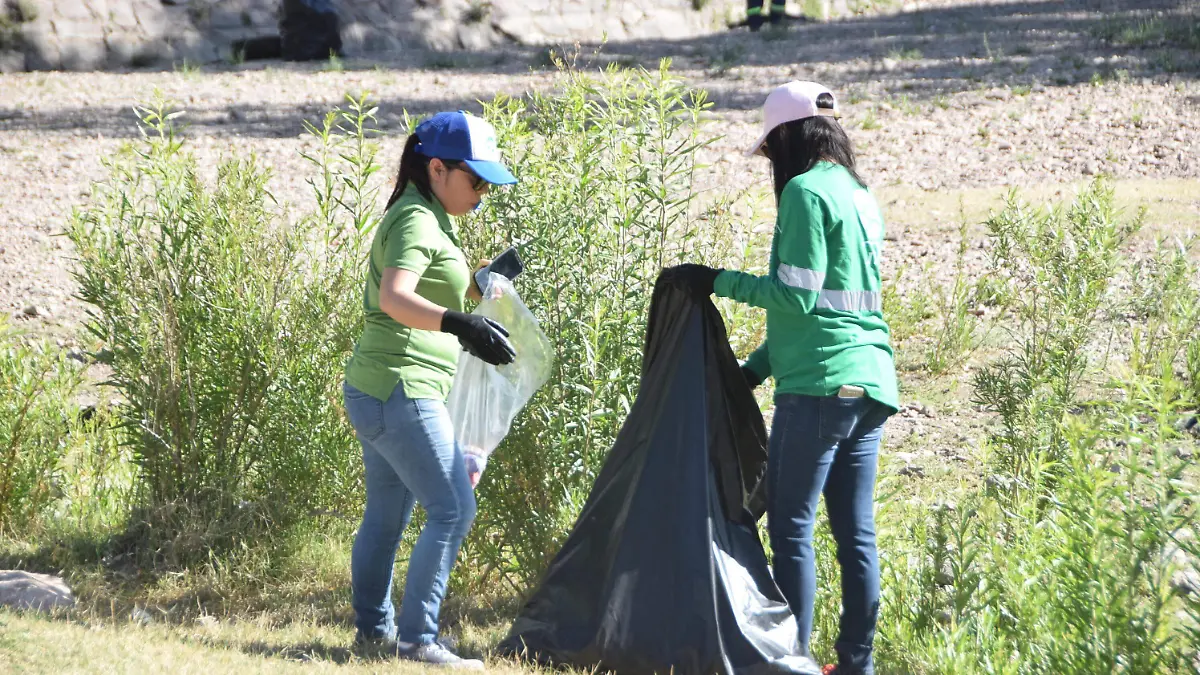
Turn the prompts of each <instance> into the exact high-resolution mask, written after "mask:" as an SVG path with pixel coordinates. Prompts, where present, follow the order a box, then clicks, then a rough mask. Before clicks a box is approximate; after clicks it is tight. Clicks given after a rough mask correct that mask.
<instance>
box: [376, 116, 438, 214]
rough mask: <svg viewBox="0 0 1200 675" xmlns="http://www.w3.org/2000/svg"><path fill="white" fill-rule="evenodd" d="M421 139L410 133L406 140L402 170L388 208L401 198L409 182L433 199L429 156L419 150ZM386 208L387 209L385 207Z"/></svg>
mask: <svg viewBox="0 0 1200 675" xmlns="http://www.w3.org/2000/svg"><path fill="white" fill-rule="evenodd" d="M420 142H421V139H419V138H417V135H416V134H409V135H408V140H407V141H405V142H404V152H403V153H402V154H401V155H400V171H399V173H398V174H397V176H396V189H395V190H392V196H391V197H390V198H389V199H388V201H387V208H388V209H390V208H392V204H395V203H396V200H398V199H400V195H402V194H404V190H405V189H406V188H407V187H408V184H409V183H412V184H413V185H415V186H417V191H418V192H420V193H421V196H422V197H424V198H425V200H426V201H430V200H432V199H433V190H432V189H431V188H430V187H429V158H428V157H426V156H425V155H422V154H421V153H419V152H417V144H418V143H420ZM385 210H386V209H385Z"/></svg>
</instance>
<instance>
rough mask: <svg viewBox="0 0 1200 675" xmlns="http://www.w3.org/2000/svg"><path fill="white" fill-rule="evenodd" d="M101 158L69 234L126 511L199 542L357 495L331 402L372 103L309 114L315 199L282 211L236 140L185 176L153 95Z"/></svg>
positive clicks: (344, 345) (356, 242)
mask: <svg viewBox="0 0 1200 675" xmlns="http://www.w3.org/2000/svg"><path fill="white" fill-rule="evenodd" d="M140 114H141V120H142V129H143V131H144V132H145V133H144V139H143V140H142V142H140V143H138V144H136V145H134V146H133V147H131V148H129V149H128V150H127V151H126V152H125V153H124V154H123V155H122V156H120V157H118V158H117V159H115V160H114V161H113V162H111V164H110V177H109V179H108V180H107V181H105V182H103V183H101V184H99V185H97V186H96V189H95V190H94V192H93V200H92V202H91V203H90V204H89V205H88V206H86V207H84V208H83V209H81V210H80V211H79V212H78V213H77V214H76V216H75V218H74V220H73V222H72V223H71V225H70V227H69V230H68V234H69V235H70V237H71V240H72V241H73V242H74V244H75V246H76V249H77V251H78V256H79V264H78V265H77V266H76V269H75V274H76V278H77V280H78V282H79V286H80V295H81V297H82V298H83V299H84V300H85V301H87V302H88V303H89V304H90V305H92V310H91V318H90V321H89V322H88V325H87V328H88V330H89V331H90V332H91V333H92V334H93V335H94V336H95V337H96V338H98V339H99V340H101V341H102V342H103V344H104V345H105V346H106V347H107V350H108V352H109V353H111V355H112V357H111V361H110V363H109V365H110V367H111V368H112V377H111V380H110V382H109V384H110V385H111V386H113V387H114V388H115V389H116V390H117V391H118V392H119V393H120V395H121V396H122V398H123V399H124V402H125V405H123V406H122V407H121V409H120V410H121V415H122V421H123V426H122V429H123V433H124V436H125V442H126V443H128V444H129V446H130V448H131V450H132V458H133V461H134V463H135V465H136V467H137V471H138V499H139V503H140V505H141V506H142V508H143V510H142V514H141V516H140V520H139V521H138V522H135V523H134V526H135V529H136V528H137V527H139V526H144V528H145V532H146V533H148V534H150V535H151V536H152V537H153V538H154V539H157V540H160V541H161V540H164V539H165V540H172V541H179V539H178V536H179V534H180V533H181V532H185V531H187V530H188V529H189V528H192V527H193V526H194V527H196V528H199V532H200V536H199V537H198V540H197V538H195V537H185V540H187V541H195V542H196V547H195V549H194V550H191V549H189V550H187V551H182V550H175V551H173V557H174V558H176V559H183V558H186V557H187V556H189V555H201V554H203V552H204V550H205V548H206V547H207V546H209V545H210V544H212V543H214V541H213V540H222V539H223V538H224V537H225V535H224V534H223V533H224V532H226V529H227V528H232V529H231V530H230V531H233V530H237V529H239V528H241V529H244V527H245V526H249V525H252V524H254V523H260V524H261V523H266V522H273V523H276V524H278V523H281V522H286V521H288V520H291V519H294V518H296V517H298V516H301V515H303V514H304V513H306V512H307V511H309V510H313V509H339V508H344V507H348V506H350V505H351V504H353V503H355V502H357V493H356V491H355V490H352V489H350V488H351V486H354V485H356V484H357V483H358V481H359V476H360V472H361V467H360V462H359V461H358V455H357V453H356V452H355V451H354V447H355V444H354V440H353V436H352V433H351V431H350V429H349V427H348V425H346V424H345V422H344V419H343V417H342V413H341V410H340V396H339V392H338V385H339V384H340V380H341V374H340V365H341V363H342V362H343V361H344V359H345V357H346V355H347V354H348V352H349V350H350V348H351V346H352V343H353V340H354V338H355V335H356V331H357V328H358V323H359V315H360V311H359V309H358V301H359V293H360V292H361V286H360V284H361V278H362V277H361V274H362V272H361V269H360V268H361V264H360V260H359V253H360V251H361V247H362V242H363V240H364V238H365V235H366V233H367V231H368V230H369V229H370V227H371V226H372V224H373V223H374V218H375V217H374V216H373V215H371V214H372V213H374V203H373V198H374V195H373V193H370V192H369V191H367V190H366V188H365V185H366V178H369V176H370V173H371V172H373V171H374V170H375V168H376V166H375V163H374V153H375V146H374V143H373V141H371V140H370V134H371V133H372V132H371V124H372V119H373V114H374V111H373V110H371V109H369V107H368V106H367V105H366V102H365V99H352V100H350V103H349V105H348V107H347V108H346V109H345V110H338V111H335V112H334V113H331V114H330V116H328V117H327V118H326V120H325V124H324V126H323V127H322V128H320V129H317V128H313V129H311V131H313V132H314V133H315V134H316V135H317V139H318V141H319V148H320V149H319V151H318V152H317V153H315V154H314V155H313V156H312V160H313V161H314V163H315V164H316V165H317V167H318V170H319V175H318V177H317V179H315V180H314V181H313V182H312V185H313V188H314V192H315V194H316V197H317V205H318V208H317V212H316V213H315V214H314V215H312V216H309V217H306V218H302V219H299V220H296V221H289V220H288V219H287V218H286V217H285V214H283V213H281V212H280V210H279V208H278V206H277V204H276V202H275V199H274V197H273V196H272V195H271V193H270V192H269V191H268V189H267V182H268V179H269V177H270V172H269V170H268V169H266V168H264V167H263V166H262V164H261V163H260V162H259V160H258V159H257V158H256V157H254V156H253V155H251V156H248V157H245V158H239V159H229V160H226V161H224V162H223V163H222V164H221V165H220V167H219V169H218V172H217V179H216V181H215V183H214V184H213V185H212V186H208V185H206V184H204V182H203V181H202V180H201V178H200V176H199V172H198V170H197V164H196V160H195V158H194V157H193V156H192V155H191V154H190V153H188V152H187V150H186V149H185V145H184V142H183V140H182V138H181V136H179V135H178V133H177V131H176V128H175V119H176V118H177V117H178V115H180V114H181V113H178V112H172V111H171V110H170V108H169V106H168V105H167V104H165V103H161V102H160V103H159V104H157V105H155V106H153V107H150V108H143V109H141V110H140Z"/></svg>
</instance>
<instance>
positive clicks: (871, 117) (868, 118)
mask: <svg viewBox="0 0 1200 675" xmlns="http://www.w3.org/2000/svg"><path fill="white" fill-rule="evenodd" d="M858 126H859V128H861V129H863V130H864V131H873V130H875V129H878V128H880V127H882V126H883V123H882V122H880V121H879V118H877V117H876V116H875V109H874V108H868V109H867V113H866V114H865V115H863V118H862V121H861V122H859V123H858Z"/></svg>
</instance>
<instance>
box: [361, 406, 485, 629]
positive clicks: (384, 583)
mask: <svg viewBox="0 0 1200 675" xmlns="http://www.w3.org/2000/svg"><path fill="white" fill-rule="evenodd" d="M343 393H344V396H345V402H346V414H347V415H348V416H349V417H350V423H351V424H352V425H353V426H354V431H355V432H356V433H357V435H358V440H359V442H360V443H361V444H362V449H363V465H364V467H365V469H366V484H367V507H366V510H365V511H364V513H363V519H362V525H360V526H359V528H358V534H357V536H355V538H354V550H353V551H352V553H351V558H350V580H351V581H350V583H351V588H352V594H353V605H354V613H355V626H356V627H357V628H358V634H359V636H360V637H362V638H379V637H396V638H397V639H399V640H402V641H405V642H412V643H416V644H428V643H431V642H433V641H435V640H436V639H437V635H438V612H439V611H440V609H441V605H442V598H443V597H444V596H445V594H446V582H447V581H448V580H449V578H450V569H451V568H452V567H453V566H454V560H455V558H457V557H458V548H459V546H460V545H461V544H462V540H463V538H464V537H465V536H466V535H467V531H468V530H470V529H471V523H472V522H473V521H474V519H475V492H474V491H473V490H472V489H471V483H470V480H469V479H468V478H467V472H466V468H465V465H464V461H463V455H462V451H461V450H460V449H459V447H458V444H457V443H455V442H454V433H453V430H452V429H451V426H450V417H449V414H448V413H447V412H446V405H445V404H444V403H443V402H442V401H438V400H434V399H410V398H408V397H406V396H405V395H404V388H403V385H400V386H397V387H396V390H395V391H394V392H393V393H392V396H391V398H389V399H388V400H387V401H386V402H384V401H380V400H379V399H377V398H375V397H373V396H370V395H368V394H364V393H363V392H361V391H359V390H357V389H355V388H354V387H352V386H350V385H349V384H346V385H344V387H343ZM415 502H420V504H421V506H423V507H424V508H425V512H426V515H427V520H426V522H425V528H424V529H423V530H421V535H420V537H419V538H418V539H417V543H416V546H414V547H413V552H412V557H411V558H410V559H409V561H408V578H407V579H406V581H405V585H404V598H403V600H402V601H401V603H400V617H399V620H398V621H396V622H395V623H394V624H393V620H394V609H393V606H392V570H393V567H394V566H395V562H396V549H397V547H398V546H399V544H400V536H401V535H402V534H403V533H404V528H405V527H407V526H408V522H409V519H410V518H411V516H412V511H413V504H414V503H415Z"/></svg>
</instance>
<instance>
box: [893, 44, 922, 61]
mask: <svg viewBox="0 0 1200 675" xmlns="http://www.w3.org/2000/svg"><path fill="white" fill-rule="evenodd" d="M923 56H924V54H922V53H921V50H920V49H917V48H916V47H909V48H907V49H905V48H901V47H898V48H896V49H893V50H892V51H890V52H888V58H890V59H895V60H897V61H916V60H917V59H920V58H922V57H923Z"/></svg>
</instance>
